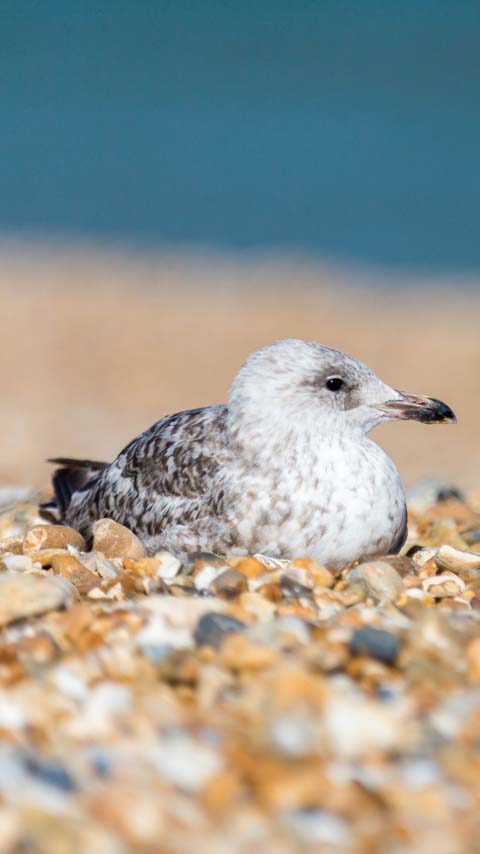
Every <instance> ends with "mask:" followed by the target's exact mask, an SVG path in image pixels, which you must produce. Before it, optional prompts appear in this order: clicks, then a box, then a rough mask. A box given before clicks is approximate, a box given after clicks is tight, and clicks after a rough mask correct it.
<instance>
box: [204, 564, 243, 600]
mask: <svg viewBox="0 0 480 854" xmlns="http://www.w3.org/2000/svg"><path fill="white" fill-rule="evenodd" d="M209 589H210V592H211V593H213V594H214V596H220V597H221V598H222V599H234V598H235V597H236V596H239V595H240V593H244V592H245V591H246V590H248V581H247V579H246V577H245V576H244V575H243V573H241V572H237V570H236V569H227V570H225V571H224V572H221V573H220V575H217V576H216V578H214V579H213V581H212V582H211V584H210V587H209Z"/></svg>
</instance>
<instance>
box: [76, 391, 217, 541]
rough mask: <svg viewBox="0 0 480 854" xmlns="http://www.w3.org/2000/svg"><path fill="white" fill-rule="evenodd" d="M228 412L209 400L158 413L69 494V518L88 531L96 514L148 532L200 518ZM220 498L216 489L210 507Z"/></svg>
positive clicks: (211, 508) (81, 528)
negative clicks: (202, 405) (162, 415)
mask: <svg viewBox="0 0 480 854" xmlns="http://www.w3.org/2000/svg"><path fill="white" fill-rule="evenodd" d="M226 413H227V407H226V406H209V407H206V408H204V409H190V410H187V411H185V412H178V413H176V414H175V415H168V416H166V417H165V418H162V419H161V420H160V421H158V422H157V423H156V424H154V425H153V426H152V427H150V429H149V430H146V431H145V432H144V433H142V434H141V435H140V436H138V437H137V438H135V439H133V440H132V441H131V442H130V443H129V444H128V445H127V446H126V447H125V448H124V449H123V451H121V452H120V453H119V455H118V456H117V458H116V459H115V460H114V461H113V462H112V463H111V465H110V466H108V468H105V469H103V470H99V471H98V472H96V473H95V476H94V477H93V478H92V480H91V481H90V484H89V485H87V488H86V489H85V490H83V491H79V492H77V493H75V494H74V495H73V497H72V501H71V504H70V507H69V509H68V512H67V514H66V518H67V520H68V521H69V523H70V524H73V525H76V526H77V527H79V529H80V530H82V531H88V530H89V529H90V527H91V524H92V523H93V522H94V521H95V519H99V518H101V517H105V516H108V517H110V518H112V519H115V520H116V521H117V522H120V523H122V524H125V525H127V526H128V527H129V528H131V530H133V531H136V532H137V533H140V534H142V533H143V534H149V535H151V534H156V533H159V531H160V530H161V529H163V528H164V527H165V526H166V525H168V524H171V523H173V522H175V523H178V522H181V523H186V522H188V521H191V520H192V519H195V518H198V517H199V516H200V515H201V512H202V509H201V508H202V506H203V507H204V506H205V498H206V497H210V496H211V492H212V489H213V482H214V478H215V475H216V473H217V472H218V469H219V467H220V466H221V464H222V459H223V458H224V457H225V454H226V452H227V451H226V445H225V419H226ZM202 499H203V501H202ZM219 501H221V493H220V492H219V494H218V495H216V496H214V497H212V500H211V502H209V503H210V506H209V510H210V512H215V509H216V507H217V506H218V502H219Z"/></svg>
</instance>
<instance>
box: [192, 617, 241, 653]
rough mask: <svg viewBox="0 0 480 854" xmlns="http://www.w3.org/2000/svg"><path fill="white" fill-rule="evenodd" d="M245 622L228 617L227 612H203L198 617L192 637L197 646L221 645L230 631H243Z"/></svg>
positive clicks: (215, 647)
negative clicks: (201, 615)
mask: <svg viewBox="0 0 480 854" xmlns="http://www.w3.org/2000/svg"><path fill="white" fill-rule="evenodd" d="M244 629H245V623H242V622H240V620H236V619H235V617H230V616H229V615H228V614H215V613H214V614H204V615H203V617H200V619H199V621H198V623H197V626H196V628H195V631H194V633H193V637H194V639H195V643H196V644H197V646H211V647H213V648H214V649H218V648H219V647H221V645H222V643H223V642H224V640H225V638H226V637H227V635H229V634H231V633H232V632H243V631H244Z"/></svg>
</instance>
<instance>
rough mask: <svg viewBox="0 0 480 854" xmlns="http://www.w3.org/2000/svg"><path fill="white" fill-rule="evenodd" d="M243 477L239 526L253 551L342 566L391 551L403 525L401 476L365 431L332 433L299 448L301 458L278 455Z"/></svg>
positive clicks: (240, 535)
mask: <svg viewBox="0 0 480 854" xmlns="http://www.w3.org/2000/svg"><path fill="white" fill-rule="evenodd" d="M240 482H241V483H242V490H241V495H239V498H238V504H237V506H236V508H235V513H234V517H235V523H234V524H235V525H236V528H237V538H238V542H239V543H245V545H246V546H247V547H248V548H249V550H251V551H260V552H263V553H265V554H271V555H277V556H279V557H295V556H303V555H308V556H311V557H314V558H316V559H317V560H319V561H321V562H322V563H324V564H326V565H327V566H330V567H335V566H343V565H345V564H347V563H349V562H351V561H353V560H355V559H357V558H358V557H359V556H360V555H363V554H375V553H377V554H378V553H380V552H384V553H385V552H388V551H389V550H390V548H391V547H392V545H393V544H394V542H395V541H396V539H397V540H398V537H399V532H400V531H401V529H402V526H403V525H404V518H405V516H404V514H405V498H404V493H403V488H402V484H401V480H400V476H399V474H398V472H397V470H396V468H395V466H394V465H393V463H392V461H391V460H390V459H389V457H388V456H387V455H386V454H385V452H384V451H383V450H382V449H381V448H380V447H379V446H378V445H376V444H375V443H374V442H372V441H370V440H369V439H368V438H366V437H365V438H362V440H361V441H359V440H358V438H355V441H353V440H350V439H349V438H348V437H329V438H328V439H327V440H325V441H324V442H319V443H318V444H315V445H312V446H310V447H309V448H308V450H307V449H304V451H303V453H301V454H299V453H298V449H297V455H296V458H295V462H294V464H293V460H292V455H291V454H281V453H280V454H277V456H276V457H275V458H273V459H271V460H270V464H269V465H268V466H267V467H265V466H263V465H261V466H259V467H258V468H257V469H256V470H254V471H252V469H251V468H250V470H249V471H248V472H246V471H245V472H243V476H241V477H240ZM232 522H233V518H232Z"/></svg>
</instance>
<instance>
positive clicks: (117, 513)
mask: <svg viewBox="0 0 480 854" xmlns="http://www.w3.org/2000/svg"><path fill="white" fill-rule="evenodd" d="M332 377H333V378H340V379H341V381H342V388H341V389H339V390H336V391H332V390H330V389H329V388H328V387H327V383H330V384H331V379H332ZM402 399H403V398H402V394H401V393H400V392H397V391H395V390H394V389H392V388H390V387H389V386H387V385H385V384H384V383H382V382H381V381H380V380H379V379H378V377H376V376H375V374H374V373H373V372H372V371H370V369H369V368H367V367H366V366H365V365H363V364H362V363H361V362H358V361H356V360H355V359H352V358H350V357H349V356H346V355H345V354H343V353H341V352H340V351H337V350H332V349H330V348H327V347H323V346H322V345H320V344H316V343H315V342H305V341H299V340H295V339H288V340H285V341H279V342H276V343H274V344H272V345H270V346H269V347H265V348H263V349H261V350H258V351H256V352H255V353H253V354H252V355H251V356H250V358H249V359H248V360H247V361H246V363H245V364H244V366H243V367H242V368H241V370H240V371H239V373H238V375H237V377H236V379H235V381H234V383H233V386H232V389H231V393H230V399H229V403H228V404H227V405H218V406H209V407H206V408H204V409H192V410H188V411H186V412H180V413H177V414H175V415H170V416H167V417H165V418H163V419H161V420H160V421H158V422H157V423H156V424H154V425H153V426H152V427H151V428H150V429H149V430H147V431H145V432H144V433H142V434H141V435H140V436H138V437H137V438H136V439H134V440H133V441H132V442H130V444H129V445H127V447H126V448H125V449H124V450H123V451H121V453H120V454H119V455H118V457H117V458H116V459H115V460H114V461H113V462H112V463H111V464H110V465H108V464H98V469H97V470H94V471H91V470H90V469H89V466H88V464H87V466H86V467H85V468H84V470H82V468H81V466H82V464H81V463H79V464H78V465H79V467H80V468H79V469H78V468H77V466H76V465H75V464H74V465H73V466H72V465H71V464H69V466H68V467H67V468H65V469H63V472H62V470H60V472H59V473H57V474H59V475H60V476H63V485H65V482H67V483H68V484H70V485H71V484H72V482H73V484H74V485H73V492H72V494H71V495H70V494H68V495H67V499H66V498H65V493H64V490H63V489H59V488H58V487H59V482H57V495H58V497H59V504H60V507H61V510H62V511H63V512H62V518H63V520H64V521H65V522H66V523H68V524H70V525H73V526H74V527H76V528H78V530H80V531H81V532H82V533H83V534H84V535H85V536H86V537H87V538H89V537H90V536H91V529H92V524H93V522H94V521H95V520H96V519H99V518H102V517H110V518H112V519H115V520H116V521H117V522H120V523H122V524H124V525H127V526H128V527H129V528H130V529H131V530H132V531H134V532H135V533H136V534H137V535H138V536H139V537H140V538H141V539H142V540H143V541H144V543H145V546H146V549H147V551H148V553H154V552H155V551H156V550H158V549H160V548H165V549H168V550H170V551H172V552H174V553H176V554H178V555H180V556H184V555H185V554H187V553H189V552H193V551H214V552H218V553H235V552H237V553H246V552H250V553H252V552H253V553H254V552H262V553H264V554H268V555H271V556H273V557H279V558H283V557H291V556H294V555H310V556H312V557H315V558H317V559H318V560H319V561H321V562H323V563H324V564H326V565H327V566H331V567H335V566H341V565H344V564H346V563H347V562H349V561H351V560H354V559H356V558H358V557H359V556H360V555H362V554H376V553H386V552H396V551H398V550H399V549H400V547H401V546H402V544H403V542H404V539H405V536H406V509H405V499H404V494H403V488H402V484H401V481H400V477H399V475H398V472H397V470H396V469H395V467H394V465H393V463H392V462H391V460H390V459H389V458H388V457H387V455H386V454H385V453H384V452H383V451H382V450H381V448H379V446H378V445H376V444H375V443H373V442H372V441H371V440H370V439H369V438H368V437H367V433H368V431H369V430H370V429H371V428H372V427H374V426H375V425H376V424H378V423H379V422H380V421H383V420H390V419H391V418H396V417H408V416H405V415H402V416H400V415H398V414H392V413H391V412H388V411H387V410H386V403H387V401H389V402H393V406H396V407H397V409H398V407H399V405H400V402H401V401H402ZM389 405H390V404H389ZM382 406H383V407H384V409H385V411H384V410H382ZM410 417H412V416H410ZM79 471H80V474H81V473H82V471H83V477H80V478H79V477H78V475H79ZM72 478H73V480H72ZM60 485H62V484H61V483H60ZM70 491H71V490H70ZM61 492H63V495H60V493H61Z"/></svg>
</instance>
